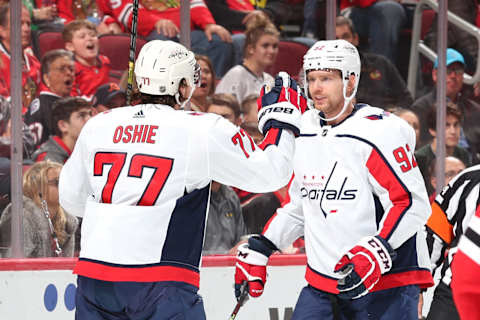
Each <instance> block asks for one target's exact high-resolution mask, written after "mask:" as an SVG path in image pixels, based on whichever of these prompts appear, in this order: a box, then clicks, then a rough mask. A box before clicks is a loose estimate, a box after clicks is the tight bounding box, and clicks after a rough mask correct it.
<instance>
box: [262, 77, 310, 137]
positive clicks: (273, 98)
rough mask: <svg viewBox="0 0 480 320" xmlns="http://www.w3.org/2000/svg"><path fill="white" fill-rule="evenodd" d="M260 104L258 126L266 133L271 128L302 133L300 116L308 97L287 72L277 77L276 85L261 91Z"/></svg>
mask: <svg viewBox="0 0 480 320" xmlns="http://www.w3.org/2000/svg"><path fill="white" fill-rule="evenodd" d="M257 104H258V128H259V129H260V132H262V133H263V134H264V135H265V134H266V132H267V131H268V130H269V129H270V128H286V129H290V130H292V131H293V132H294V134H295V135H296V136H298V135H299V134H300V129H299V128H300V117H301V114H302V113H303V112H305V110H306V109H307V99H306V98H305V96H304V95H303V93H302V92H301V90H300V88H299V87H298V86H297V83H296V82H295V80H293V79H292V78H291V77H290V76H289V75H288V74H287V73H286V72H280V73H279V74H278V75H277V77H276V78H275V86H274V87H273V88H272V90H270V91H269V92H267V89H266V86H263V88H262V90H261V91H260V97H259V98H258V100H257Z"/></svg>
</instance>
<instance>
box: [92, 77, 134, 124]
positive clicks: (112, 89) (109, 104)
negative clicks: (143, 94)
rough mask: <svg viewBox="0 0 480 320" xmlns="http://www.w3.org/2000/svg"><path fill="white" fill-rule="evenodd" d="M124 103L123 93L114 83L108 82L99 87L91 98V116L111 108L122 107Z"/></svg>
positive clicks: (124, 96)
mask: <svg viewBox="0 0 480 320" xmlns="http://www.w3.org/2000/svg"><path fill="white" fill-rule="evenodd" d="M125 103H126V95H125V91H123V90H120V87H119V86H118V84H116V83H115V82H109V83H106V84H104V85H101V86H100V87H99V88H98V90H97V92H95V96H94V97H93V101H92V104H93V110H92V116H95V115H97V114H99V113H100V112H104V111H107V110H110V109H113V108H119V107H124V106H125Z"/></svg>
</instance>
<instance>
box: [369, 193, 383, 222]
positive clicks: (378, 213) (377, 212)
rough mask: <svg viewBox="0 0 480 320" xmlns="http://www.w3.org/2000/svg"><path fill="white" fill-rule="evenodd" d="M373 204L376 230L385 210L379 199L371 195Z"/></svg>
mask: <svg viewBox="0 0 480 320" xmlns="http://www.w3.org/2000/svg"><path fill="white" fill-rule="evenodd" d="M372 196H373V203H374V204H375V222H376V223H377V229H378V228H379V227H380V222H381V221H382V217H383V215H384V213H385V209H384V208H383V206H382V203H381V202H380V198H378V196H377V195H376V194H373V193H372Z"/></svg>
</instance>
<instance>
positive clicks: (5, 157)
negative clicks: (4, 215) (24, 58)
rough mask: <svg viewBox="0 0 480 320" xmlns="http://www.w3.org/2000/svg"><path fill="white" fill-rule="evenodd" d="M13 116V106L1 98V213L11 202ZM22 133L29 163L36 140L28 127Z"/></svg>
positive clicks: (24, 156) (24, 151) (24, 127)
mask: <svg viewBox="0 0 480 320" xmlns="http://www.w3.org/2000/svg"><path fill="white" fill-rule="evenodd" d="M11 114H12V104H11V103H10V101H8V100H7V99H5V98H4V97H2V96H0V212H1V211H3V209H4V208H5V206H6V205H7V204H8V203H9V202H10V154H11V136H12V130H11V128H12V126H11V124H12V122H11ZM22 131H23V132H22V133H23V135H22V140H23V159H24V163H27V162H29V161H30V157H31V155H32V153H33V150H34V138H33V135H32V133H31V131H30V130H29V129H28V127H27V126H26V125H23V128H22Z"/></svg>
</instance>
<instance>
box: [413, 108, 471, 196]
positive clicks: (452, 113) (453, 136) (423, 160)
mask: <svg viewBox="0 0 480 320" xmlns="http://www.w3.org/2000/svg"><path fill="white" fill-rule="evenodd" d="M436 112H437V110H436V107H435V106H433V107H432V108H431V109H430V112H429V114H428V117H427V125H428V131H429V132H430V134H431V135H432V136H433V140H432V143H431V144H428V145H426V146H423V147H422V148H420V149H418V150H417V151H416V152H415V158H416V160H417V163H418V168H419V169H420V171H421V172H422V176H423V179H424V180H425V186H426V187H427V192H428V194H429V195H430V194H431V193H432V192H433V191H434V190H433V188H432V185H431V184H430V176H429V168H430V166H431V164H432V162H434V161H435V152H436V149H437V143H439V141H438V140H437V137H436V130H437V129H436V128H437V121H436V120H437V118H436ZM446 114H447V117H446V126H445V147H446V156H454V157H456V158H458V159H460V160H461V161H462V162H463V163H464V164H465V165H466V166H467V167H469V166H470V165H471V164H472V160H471V156H470V154H469V153H468V151H467V150H465V149H464V148H462V147H460V146H459V145H458V142H459V141H460V129H461V125H460V122H461V119H462V113H461V112H460V110H459V109H458V107H457V106H456V105H454V104H452V103H449V104H447V110H446Z"/></svg>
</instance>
